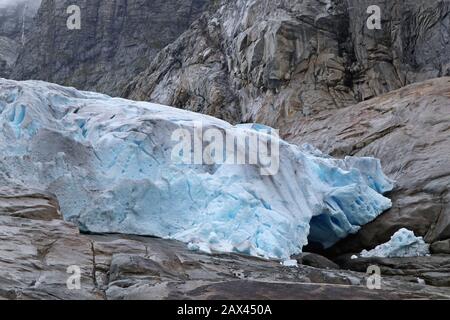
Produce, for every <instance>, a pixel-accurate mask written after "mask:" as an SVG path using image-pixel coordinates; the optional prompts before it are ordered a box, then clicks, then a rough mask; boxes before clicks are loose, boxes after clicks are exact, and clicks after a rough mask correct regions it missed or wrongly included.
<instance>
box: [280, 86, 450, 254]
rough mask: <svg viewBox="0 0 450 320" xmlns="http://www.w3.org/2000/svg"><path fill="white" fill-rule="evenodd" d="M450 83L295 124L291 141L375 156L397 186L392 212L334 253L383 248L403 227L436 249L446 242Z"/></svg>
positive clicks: (408, 90)
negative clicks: (440, 242)
mask: <svg viewBox="0 0 450 320" xmlns="http://www.w3.org/2000/svg"><path fill="white" fill-rule="evenodd" d="M449 105H450V78H448V77H447V78H441V79H435V80H429V81H426V82H423V83H418V84H413V85H410V86H407V87H405V88H403V89H400V90H397V91H393V92H391V93H389V94H386V95H383V96H381V97H378V98H374V99H372V100H369V101H366V102H363V103H360V104H357V105H354V106H350V107H347V108H343V109H341V110H338V111H333V112H324V113H319V114H318V115H316V116H311V117H309V118H308V119H304V120H301V121H298V122H297V124H296V131H295V133H294V134H293V135H291V136H289V137H288V138H290V139H291V140H292V141H294V142H296V143H298V144H302V143H312V144H314V145H315V146H317V147H318V148H320V149H322V150H323V151H324V152H327V153H330V154H332V155H334V156H338V157H339V156H344V155H355V156H369V155H370V156H374V157H376V158H379V159H381V160H382V165H383V170H384V171H385V172H386V174H387V175H388V176H390V177H391V178H394V179H395V180H396V187H395V189H394V191H393V192H392V193H391V194H390V195H389V197H390V198H391V199H392V201H393V208H392V209H391V210H389V211H388V212H386V213H384V214H383V215H381V216H380V217H378V218H377V219H376V220H375V221H374V222H372V223H369V224H367V225H365V226H363V228H362V229H361V231H360V232H358V233H357V234H356V235H354V236H350V237H348V238H347V239H344V240H343V241H342V242H341V243H340V244H338V245H337V246H336V247H335V248H334V249H333V253H334V254H342V253H345V252H360V251H361V250H362V249H372V248H373V247H375V246H376V245H377V244H381V243H384V242H387V241H388V240H389V238H390V237H391V236H392V235H393V234H394V233H395V232H396V231H398V230H399V229H401V228H403V227H406V228H408V229H410V230H413V231H414V232H415V234H416V235H418V236H423V237H424V238H425V241H426V242H428V243H433V242H435V241H438V240H444V239H448V238H450V206H449V201H450V194H449V187H450V167H449V166H448V163H449V162H450V154H449V152H448V150H449V148H450V135H449V130H450V113H449Z"/></svg>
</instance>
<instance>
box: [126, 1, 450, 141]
mask: <svg viewBox="0 0 450 320" xmlns="http://www.w3.org/2000/svg"><path fill="white" fill-rule="evenodd" d="M370 5H378V6H379V7H380V9H381V13H382V29H381V30H369V29H368V28H367V27H366V20H367V19H368V17H369V14H367V8H368V7H369V6H370ZM449 12H450V5H449V3H448V2H444V1H439V2H436V1H434V2H430V1H425V0H420V1H417V0H408V1H403V0H396V1H389V3H387V2H385V1H381V0H380V1H378V0H377V1H372V0H364V1H359V0H346V1H343V0H327V1H318V0H304V1H298V0H284V1H281V0H278V1H268V0H256V1H255V0H240V1H222V2H220V3H219V4H218V5H217V7H214V8H213V9H211V10H210V11H209V12H208V13H205V14H204V15H203V16H202V18H201V19H199V20H198V21H197V22H195V23H194V24H193V25H192V27H191V28H190V29H189V30H188V31H186V32H185V33H184V34H183V35H182V36H180V38H178V39H177V40H176V41H175V42H174V43H173V44H171V45H169V46H168V47H167V48H165V49H164V50H162V51H161V52H160V53H159V54H158V56H157V57H156V58H155V59H154V60H153V62H152V63H151V65H150V66H149V67H148V68H147V70H146V71H144V72H142V73H141V74H140V75H139V76H138V77H137V78H136V79H135V80H134V81H133V82H132V83H131V84H130V85H129V86H128V87H127V88H126V89H125V90H124V92H123V95H124V96H126V97H131V98H133V99H141V100H150V101H155V102H159V103H163V104H168V105H173V106H177V107H180V108H185V109H189V110H194V111H197V112H202V113H206V114H210V115H213V116H216V117H220V118H223V119H225V120H228V121H230V122H259V123H262V124H266V125H269V126H272V127H275V128H280V129H281V130H282V132H284V133H285V134H293V133H295V128H296V126H295V125H296V123H297V122H298V121H299V119H303V118H305V117H309V116H312V115H316V114H317V113H319V112H322V111H325V110H336V109H340V108H342V107H345V106H349V105H352V104H355V103H356V102H358V101H362V100H367V99H369V98H372V97H375V96H378V95H381V94H384V93H387V92H390V91H392V90H395V89H398V88H401V87H403V86H405V85H407V84H409V83H413V82H417V81H422V80H425V79H430V78H434V77H440V76H445V75H449V66H450V64H449V63H450V58H449V56H448V54H446V53H447V52H448V51H449V49H450V43H449V42H448V41H445V40H443V41H441V39H446V38H448V36H449V30H450V28H449V26H450V18H449V15H448V13H449Z"/></svg>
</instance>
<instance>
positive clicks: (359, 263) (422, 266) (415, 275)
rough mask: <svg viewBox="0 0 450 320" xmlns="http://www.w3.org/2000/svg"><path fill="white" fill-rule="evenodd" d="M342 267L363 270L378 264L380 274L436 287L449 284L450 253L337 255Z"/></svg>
mask: <svg viewBox="0 0 450 320" xmlns="http://www.w3.org/2000/svg"><path fill="white" fill-rule="evenodd" d="M337 262H338V263H339V264H340V265H341V267H342V268H345V269H347V270H354V271H360V272H364V271H366V270H367V268H368V267H369V266H374V265H375V266H378V267H379V268H380V270H381V274H383V275H389V276H393V277H396V278H402V279H405V280H406V279H409V281H412V282H417V281H421V280H422V281H423V282H424V283H426V284H428V285H432V286H438V287H449V286H450V255H433V256H430V257H414V258H358V259H351V258H350V256H349V255H345V256H342V257H339V258H338V259H337Z"/></svg>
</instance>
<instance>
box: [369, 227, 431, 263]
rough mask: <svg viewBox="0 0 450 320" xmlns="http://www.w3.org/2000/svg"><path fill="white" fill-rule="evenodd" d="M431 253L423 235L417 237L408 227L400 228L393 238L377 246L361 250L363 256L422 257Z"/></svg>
mask: <svg viewBox="0 0 450 320" xmlns="http://www.w3.org/2000/svg"><path fill="white" fill-rule="evenodd" d="M429 253H430V246H429V245H428V244H427V243H425V241H424V240H423V238H422V237H416V236H415V235H414V232H413V231H411V230H408V229H405V228H403V229H400V230H398V231H397V232H396V233H395V234H394V235H393V236H392V237H391V239H390V240H389V241H388V242H386V243H383V244H380V245H379V246H377V247H376V248H374V249H372V250H370V251H367V250H363V251H362V252H361V257H363V258H370V257H380V258H401V257H422V256H426V255H427V254H429Z"/></svg>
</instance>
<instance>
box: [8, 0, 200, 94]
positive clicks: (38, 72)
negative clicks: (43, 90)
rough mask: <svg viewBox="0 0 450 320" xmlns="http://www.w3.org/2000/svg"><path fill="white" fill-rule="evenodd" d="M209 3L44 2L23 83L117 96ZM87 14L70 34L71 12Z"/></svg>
mask: <svg viewBox="0 0 450 320" xmlns="http://www.w3.org/2000/svg"><path fill="white" fill-rule="evenodd" d="M207 2H208V1H207V0H175V1H165V0H144V1H141V0H113V1H104V0H95V1H92V0H77V1H72V0H43V1H42V5H41V7H40V9H39V13H38V15H37V17H36V21H35V26H34V29H33V32H32V34H31V35H30V37H29V41H27V43H26V46H25V47H26V48H25V49H24V50H21V53H20V56H19V58H18V61H17V63H16V65H15V68H14V69H15V70H14V72H13V74H12V77H13V78H17V79H38V80H46V81H49V82H54V83H59V84H64V85H71V86H75V87H77V88H79V89H89V90H94V91H99V92H104V93H108V94H111V95H117V93H118V91H117V88H121V87H123V86H124V85H125V84H127V83H128V81H129V80H130V79H131V78H132V77H133V76H135V75H136V74H138V73H139V72H140V71H142V70H144V69H145V67H146V66H147V65H148V63H149V62H150V61H151V59H152V58H153V57H154V56H155V55H156V53H157V52H158V51H159V50H161V49H162V48H163V47H165V46H166V45H167V44H169V43H170V42H172V41H173V40H175V39H176V38H177V37H178V36H179V35H180V34H181V33H182V32H183V31H185V30H186V29H187V28H188V27H189V25H190V24H191V23H192V21H194V20H195V19H196V18H197V17H198V16H199V14H200V13H201V12H202V10H203V8H204V6H205V4H206V3H207ZM70 5H78V6H79V7H80V9H81V29H80V30H69V29H68V27H67V20H68V18H69V16H70V14H68V13H67V8H68V7H69V6H70Z"/></svg>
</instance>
